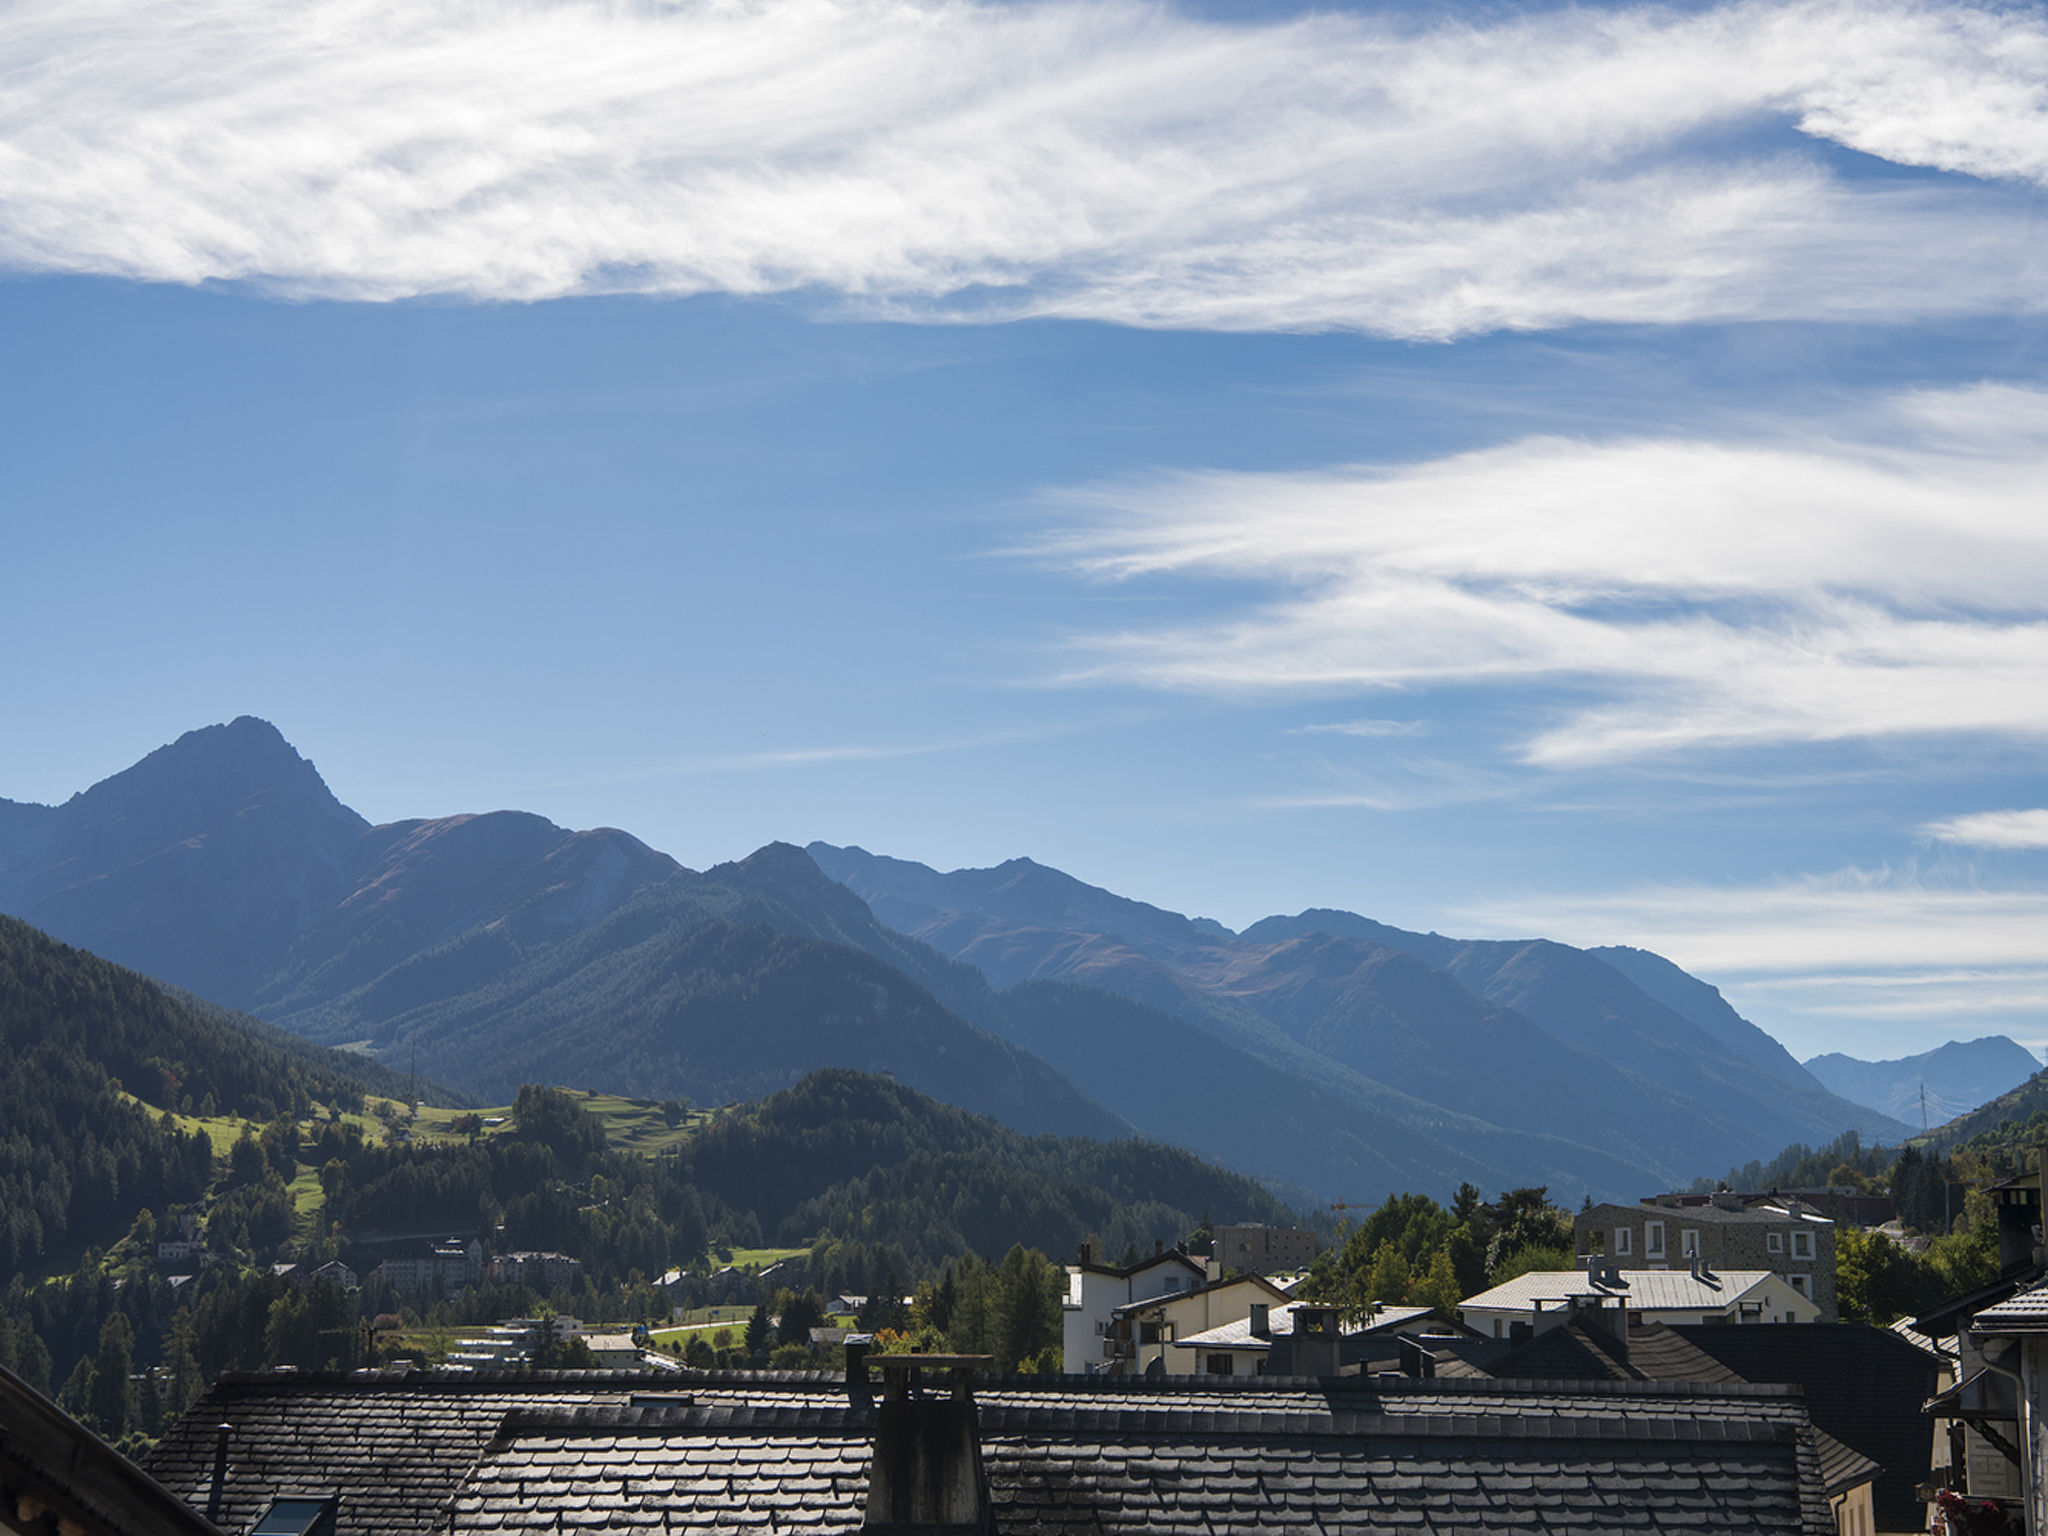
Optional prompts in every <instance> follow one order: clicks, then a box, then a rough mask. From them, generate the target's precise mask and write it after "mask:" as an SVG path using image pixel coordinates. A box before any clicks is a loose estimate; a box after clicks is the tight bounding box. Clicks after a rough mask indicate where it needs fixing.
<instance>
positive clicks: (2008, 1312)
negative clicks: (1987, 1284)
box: [1970, 1284, 2048, 1333]
mask: <svg viewBox="0 0 2048 1536" xmlns="http://www.w3.org/2000/svg"><path fill="white" fill-rule="evenodd" d="M1970 1328H1971V1331H1972V1332H1985V1333H2039V1332H2041V1331H2043V1330H2048V1284H2042V1285H2037V1286H2035V1287H2034V1288H2033V1289H2032V1290H2030V1291H2021V1292H2020V1293H2019V1295H2017V1296H2015V1297H2013V1298H2012V1299H2011V1300H2009V1301H2001V1302H2000V1303H1999V1304H1998V1305H1997V1306H1995V1307H1986V1308H1985V1309H1984V1310H1983V1311H1982V1312H1979V1313H1978V1314H1977V1317H1976V1320H1975V1321H1974V1322H1972V1323H1971V1324H1970Z"/></svg>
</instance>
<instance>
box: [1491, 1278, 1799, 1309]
mask: <svg viewBox="0 0 2048 1536" xmlns="http://www.w3.org/2000/svg"><path fill="white" fill-rule="evenodd" d="M1770 1278H1771V1272H1770V1271H1769V1270H1767V1269H1720V1270H1710V1271H1706V1272H1705V1273H1704V1275H1703V1277H1702V1278H1700V1279H1694V1278H1693V1273H1692V1271H1691V1270H1690V1269H1624V1270H1622V1271H1621V1281H1620V1284H1618V1285H1614V1286H1603V1285H1600V1284H1598V1283H1596V1282H1595V1281H1594V1279H1593V1277H1592V1276H1591V1275H1589V1274H1587V1273H1586V1272H1585V1271H1584V1270H1578V1269H1553V1270H1532V1271H1531V1272H1530V1273H1528V1274H1526V1275H1519V1276H1517V1277H1516V1278H1515V1279H1513V1280H1509V1281H1507V1282H1505V1283H1504V1284H1501V1285H1496V1286H1495V1287H1494V1288H1493V1289H1492V1290H1490V1291H1481V1292H1480V1293H1479V1294H1478V1295H1477V1296H1467V1297H1466V1298H1465V1300H1464V1301H1463V1303H1462V1304H1461V1305H1463V1306H1467V1307H1480V1308H1485V1309H1489V1310H1493V1311H1500V1312H1513V1311H1522V1312H1532V1311H1534V1310H1535V1309H1536V1304H1537V1303H1538V1302H1539V1301H1541V1302H1545V1303H1552V1304H1561V1303H1562V1302H1564V1301H1565V1300H1566V1299H1567V1298H1570V1297H1573V1296H1603V1297H1607V1298H1609V1299H1610V1300H1612V1299H1621V1300H1625V1301H1626V1303H1627V1305H1628V1308H1629V1310H1630V1311H1632V1312H1710V1311H1718V1310H1719V1309H1721V1308H1723V1307H1726V1306H1727V1305H1728V1304H1729V1303H1730V1302H1732V1301H1734V1300H1735V1299H1736V1298H1737V1297H1739V1296H1742V1295H1745V1294H1746V1293H1748V1292H1749V1291H1752V1290H1754V1289H1755V1288H1756V1287H1758V1286H1760V1285H1762V1284H1763V1283H1764V1282H1765V1281H1766V1280H1768V1279H1770Z"/></svg>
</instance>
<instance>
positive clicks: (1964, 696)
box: [1039, 386, 2048, 766]
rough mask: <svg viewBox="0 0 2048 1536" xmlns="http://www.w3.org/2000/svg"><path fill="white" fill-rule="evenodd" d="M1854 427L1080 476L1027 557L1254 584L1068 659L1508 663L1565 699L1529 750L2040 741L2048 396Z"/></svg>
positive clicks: (1290, 666)
mask: <svg viewBox="0 0 2048 1536" xmlns="http://www.w3.org/2000/svg"><path fill="white" fill-rule="evenodd" d="M1973 407H1980V408H1981V413H1982V414H1981V416H1980V415H1979V414H1977V412H1976V411H1974V410H1973V409H1972V408H1973ZM1985 419H1990V420H1993V421H1997V422H2000V423H2002V424H2003V425H2002V428H2001V430H1999V431H1998V432H1996V433H1993V434H1990V435H1988V436H1987V435H1986V433H1985V432H1984V431H1983V430H1982V424H1983V421H1984V420H1985ZM1958 422H1962V423H1966V424H1967V426H1968V430H1960V429H1958V427H1957V426H1956V423H1958ZM1859 430H1860V433H1861V435H1860V436H1859V437H1857V438H1854V439H1849V438H1842V437H1830V436H1828V435H1826V427H1825V424H1801V423H1782V424H1780V426H1779V427H1778V428H1777V429H1776V430H1775V432H1774V434H1773V435H1772V436H1769V437H1766V438H1762V439H1754V438H1753V439H1749V440H1730V441H1712V440H1708V441H1695V440H1688V439H1671V438H1660V439H1647V440H1642V439H1637V440H1624V441H1619V442H1604V443H1603V442H1588V441H1581V440H1565V439H1559V438H1536V439H1528V440H1524V441H1520V442H1514V443H1509V444H1507V445H1505V446H1502V447H1498V448H1493V449H1487V450H1483V451H1479V452H1473V453H1466V454H1460V455H1456V456H1453V457H1450V458H1446V459H1441V460H1437V461H1433V462H1427V463H1422V464H1416V465H1407V466H1399V467H1392V468H1382V467H1373V466H1366V467H1355V468H1345V469H1338V470H1332V471H1322V472H1312V473H1272V474H1242V473H1204V472H1197V473H1182V474H1174V475H1166V476H1160V477H1156V478H1151V479H1142V480H1133V481H1125V482H1121V483H1116V484H1110V485H1099V486H1094V487H1087V488H1083V489H1081V490H1078V491H1075V492H1071V493H1068V494H1067V495H1065V496H1064V497H1062V498H1061V499H1060V501H1059V503H1058V506H1059V510H1060V512H1061V513H1062V514H1063V515H1064V517H1065V518H1066V519H1067V521H1068V524H1069V526H1068V527H1067V528H1066V529H1065V530H1064V531H1062V532H1060V533H1058V534H1056V535H1054V536H1052V537H1050V538H1049V539H1048V540H1047V541H1046V542H1045V543H1044V544H1043V545H1042V546H1041V547H1040V549H1039V553H1040V554H1042V555H1043V556H1045V557H1046V558H1048V559H1050V560H1053V561H1055V562H1058V563H1060V564H1063V565H1065V566H1067V567H1068V568H1070V569H1073V570H1075V571H1077V572H1080V573H1084V574H1087V575H1092V576H1095V577H1098V578H1103V579H1113V580H1132V579H1137V578H1153V579H1158V578H1166V577H1186V576H1200V577H1204V578H1215V577H1219V576H1220V577H1223V578H1234V579H1236V580H1239V581H1241V582H1242V583H1244V584H1245V590H1246V592H1247V597H1246V599H1245V601H1244V602H1242V603H1240V604H1238V605H1236V606H1235V607H1232V606H1229V605H1228V604H1226V605H1225V607H1224V610H1223V612H1222V613H1221V614H1220V616H1219V617H1217V618H1215V619H1213V620H1210V621H1207V622H1203V623H1199V624H1195V625H1180V626H1174V627H1156V628H1149V629H1137V628H1131V629H1124V630H1120V631H1117V632H1113V633H1106V634H1101V635H1097V636H1093V637H1090V638H1088V639H1086V640H1084V641H1082V642H1080V649H1081V651H1082V653H1083V654H1084V655H1086V656H1087V657H1088V658H1089V660H1088V661H1087V662H1086V663H1084V664H1083V665H1082V666H1081V667H1079V668H1077V669H1076V670H1075V671H1074V672H1073V673H1072V674H1071V678H1072V679H1073V680H1082V681H1086V680H1097V679H1112V680H1119V681H1128V682H1137V683H1140V684H1144V685H1148V686H1154V687H1161V688H1172V689H1191V690H1201V691H1212V692H1219V693H1226V694H1229V693H1236V694H1263V693H1276V692H1303V693H1322V694H1328V693H1344V692H1358V691H1365V690H1374V689H1386V688H1396V687H1398V688H1404V689H1410V690H1413V689H1417V688H1427V687H1445V686H1451V685H1461V684H1478V683H1484V684H1494V685H1501V684H1508V685H1514V686H1517V687H1519V688H1522V689H1524V690H1525V703H1527V704H1528V706H1529V707H1530V708H1531V709H1542V708H1547V709H1548V711H1549V720H1550V722H1551V723H1549V724H1547V725H1543V726H1540V727H1538V728H1537V729H1536V730H1535V731H1534V732H1533V733H1532V734H1531V735H1529V736H1528V737H1527V739H1526V740H1525V741H1524V742H1523V743H1522V745H1521V747H1520V749H1519V750H1520V754H1521V756H1522V757H1523V758H1524V759H1525V760H1526V761H1529V762H1531V763H1535V764H1541V765H1551V766H1572V765H1581V764H1589V763H1607V762H1614V761H1619V760H1624V759H1631V758H1648V757H1653V756H1668V755H1670V754H1673V753H1677V752H1681V751H1686V750H1693V749H1699V748H1704V747H1741V746H1755V745H1768V744H1777V743H1807V742H1821V741H1843V740H1852V739H1866V740H1867V739H1873V738H1893V739H1898V738H1907V737H1914V736H1930V735H1937V734H1943V733H1957V732H1981V733H1992V734H1994V735H1998V736H2004V737H2010V738H2017V739H2024V740H2033V741H2038V740H2039V739H2041V738H2042V737H2043V736H2044V735H2048V718H2044V716H2043V715H2042V712H2041V709H2040V701H2041V700H2042V699H2043V698H2048V519H2044V518H2043V517H2042V516H2041V511H2040V507H2041V500H2040V487H2041V485H2042V484H2044V483H2048V393H2043V392H2038V391H2030V390H2023V389H2015V388H2011V387H2006V386H1979V387H1976V388H1973V389H1968V390H1962V391H1954V392H1949V393H1946V394H1940V395H1921V394H1916V395H1911V396H1907V397H1904V398H1902V399H1899V400H1896V401H1893V402H1890V403H1889V405H1885V404H1883V403H1880V405H1879V406H1878V407H1877V408H1876V409H1874V410H1873V412H1872V413H1871V416H1870V419H1869V420H1868V421H1866V422H1865V423H1864V424H1863V426H1862V427H1861V428H1860V429H1859ZM1276 594H1277V595H1276ZM1538 687H1543V688H1547V689H1550V690H1551V692H1549V693H1546V694H1543V695H1541V696H1539V695H1537V694H1536V693H1534V692H1533V691H1530V690H1534V689H1536V688H1538ZM1567 699H1568V700H1569V702H1567Z"/></svg>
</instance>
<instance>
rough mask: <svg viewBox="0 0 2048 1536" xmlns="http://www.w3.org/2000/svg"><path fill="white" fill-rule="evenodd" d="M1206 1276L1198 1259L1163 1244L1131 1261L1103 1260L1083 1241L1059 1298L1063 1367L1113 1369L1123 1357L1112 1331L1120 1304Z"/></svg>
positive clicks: (1174, 1290)
mask: <svg viewBox="0 0 2048 1536" xmlns="http://www.w3.org/2000/svg"><path fill="white" fill-rule="evenodd" d="M1207 1278H1208V1276H1207V1274H1206V1272H1205V1271H1204V1269H1203V1266H1202V1263H1201V1261H1200V1260H1198V1259H1191V1258H1189V1257H1188V1255H1187V1254H1185V1253H1183V1252H1182V1251H1181V1250H1180V1249H1178V1248H1164V1247H1162V1248H1161V1249H1159V1250H1158V1251H1157V1252H1156V1253H1154V1254H1153V1255H1152V1257H1151V1258H1149V1259H1141V1260H1139V1261H1138V1262H1137V1263H1135V1264H1131V1265H1114V1264H1103V1263H1101V1262H1099V1261H1098V1260H1097V1258H1096V1255H1095V1250H1094V1249H1093V1248H1091V1247H1090V1246H1088V1245H1087V1244H1085V1243H1084V1244H1082V1245H1081V1254H1080V1262H1079V1263H1077V1264H1069V1265H1068V1266H1067V1294H1066V1296H1065V1297H1064V1298H1063V1299H1062V1300H1061V1302H1060V1320H1061V1324H1062V1332H1061V1346H1062V1347H1061V1356H1062V1359H1061V1368H1062V1369H1063V1370H1065V1371H1066V1372H1068V1373H1069V1374H1070V1375H1077V1376H1078V1375H1090V1374H1099V1373H1113V1372H1114V1371H1115V1369H1116V1367H1117V1366H1118V1364H1119V1362H1120V1361H1121V1359H1122V1355H1121V1354H1120V1352H1119V1349H1118V1347H1117V1346H1118V1340H1117V1338H1116V1336H1115V1332H1114V1324H1115V1321H1116V1309H1117V1308H1118V1307H1121V1306H1125V1305H1127V1304H1128V1303H1130V1302H1134V1301H1143V1300H1147V1299H1149V1298H1151V1297H1154V1296H1170V1295H1175V1294H1178V1293H1180V1292H1184V1291H1190V1290H1193V1289H1194V1288H1195V1287H1196V1286H1198V1285H1201V1284H1203V1283H1204V1282H1205V1281H1206V1280H1207Z"/></svg>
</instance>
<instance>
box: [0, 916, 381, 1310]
mask: <svg viewBox="0 0 2048 1536" xmlns="http://www.w3.org/2000/svg"><path fill="white" fill-rule="evenodd" d="M366 1078H375V1079H377V1083H378V1086H379V1087H381V1088H382V1089H384V1090H385V1091H387V1092H388V1091H393V1090H398V1091H402V1089H400V1086H399V1082H398V1079H397V1078H396V1076H395V1074H392V1073H390V1072H388V1071H386V1070H385V1069H383V1068H381V1067H379V1066H377V1065H376V1064H375V1063H374V1062H370V1061H366V1060H361V1059H359V1058H355V1057H351V1056H347V1055H344V1054H342V1053H339V1052H335V1051H328V1050H324V1049H322V1048H321V1047H319V1046H316V1045H312V1044H309V1043H308V1042H306V1041H304V1040H299V1039H296V1038H294V1037H292V1036H289V1035H284V1034H282V1033H281V1032H280V1031H277V1030H273V1029H271V1028H270V1027H269V1026H268V1025H264V1024H260V1023H258V1022H257V1021H255V1020H253V1019H251V1020H242V1019H238V1018H235V1017H233V1016H231V1015H227V1014H224V1013H223V1012H221V1011H220V1010H217V1009H214V1008H211V1007H208V1006H204V1005H194V1004H191V1003H187V1002H184V1001H181V1000H179V999H177V998H174V997H170V996H166V995H165V993H164V992H163V990H162V989H161V988H159V987H158V986H157V984H156V983H155V982H153V981H151V980H150V979H149V978H148V977H146V976H141V975H138V974H137V973H135V972H133V971H129V970H125V969H123V968H122V967H120V966H117V965H111V964H109V963H108V962H106V961H104V960H102V959H100V958H99V957H98V956H96V955H91V954H87V953H86V952H84V951H83V950H78V949H73V948H71V947H70V946H69V945H65V944H60V943H58V942H57V941H56V940H54V939H52V938H50V937H49V936H48V935H47V934H43V933H40V932H38V931H36V930H35V929H33V928H31V927H29V926H28V925H27V924H26V923H21V922H17V921H15V920H14V919H12V918H0V1277H4V1276H7V1275H11V1274H14V1273H16V1272H18V1271H21V1270H24V1269H29V1268H33V1267H37V1266H41V1265H46V1264H50V1263H57V1262H62V1261H64V1260H65V1259H66V1258H67V1257H68V1256H70V1255H72V1254H75V1253H76V1252H77V1251H78V1250H80V1249H81V1248H83V1247H84V1246H85V1245H86V1244H88V1243H105V1242H107V1241H109V1240H110V1239H112V1238H116V1237H119V1236H120V1235H121V1234H122V1233H124V1232H125V1231H127V1229H128V1224H129V1223H130V1222H131V1221H133V1220H134V1218H135V1214H136V1212H138V1211H140V1210H142V1209H143V1208H145V1207H149V1208H152V1209H156V1210H161V1209H163V1208H164V1207H165V1206H167V1205H170V1204H173V1203H178V1202H183V1201H190V1200H193V1199H196V1198H197V1197H198V1195H199V1194H200V1192H201V1191H203V1190H204V1189H205V1188H206V1186H207V1184H208V1183H209V1182H210V1180H211V1178H212V1176H213V1157H214V1154H215V1152H216V1151H225V1150H226V1148H215V1147H214V1146H213V1145H212V1144H211V1143H210V1142H209V1141H208V1139H207V1138H206V1136H205V1135H204V1134H203V1133H196V1134H193V1133H187V1132H185V1131H181V1130H180V1129H178V1127H177V1126H176V1125H175V1124H174V1123H172V1122H171V1121H170V1120H169V1119H168V1117H167V1116H166V1115H165V1114H164V1112H165V1111H182V1112H183V1113H185V1114H187V1115H190V1114H192V1113H194V1112H195V1111H201V1110H203V1111H204V1112H205V1113H206V1114H208V1115H209V1116H210V1115H214V1114H221V1115H238V1116H242V1117H244V1118H247V1119H250V1120H257V1121H262V1120H268V1119H270V1118H271V1117H273V1116H275V1115H278V1114H280V1113H295V1112H296V1113H303V1112H304V1110H305V1109H306V1108H307V1106H309V1105H310V1104H312V1103H314V1102H319V1103H322V1104H330V1105H333V1104H344V1105H348V1104H360V1102H361V1100H362V1097H363V1093H364V1089H365V1086H366Z"/></svg>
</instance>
